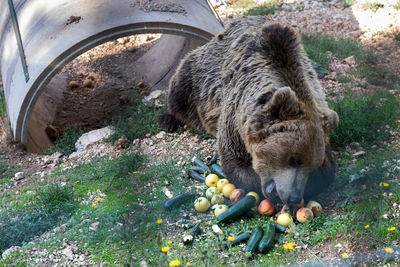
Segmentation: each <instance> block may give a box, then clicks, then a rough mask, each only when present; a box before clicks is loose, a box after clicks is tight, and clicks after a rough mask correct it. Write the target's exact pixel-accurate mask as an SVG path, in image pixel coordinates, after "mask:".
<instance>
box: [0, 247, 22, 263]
mask: <svg viewBox="0 0 400 267" xmlns="http://www.w3.org/2000/svg"><path fill="white" fill-rule="evenodd" d="M18 249H20V247H18V246H12V247H10V248H9V249H7V250H6V251H4V252H3V254H2V255H1V256H2V258H3V260H5V259H6V258H7V257H8V256H10V255H11V254H13V253H14V252H16V251H17V250H18Z"/></svg>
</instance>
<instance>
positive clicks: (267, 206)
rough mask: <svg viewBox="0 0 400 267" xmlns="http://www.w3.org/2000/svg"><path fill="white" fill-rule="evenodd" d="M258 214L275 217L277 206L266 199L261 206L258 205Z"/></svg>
mask: <svg viewBox="0 0 400 267" xmlns="http://www.w3.org/2000/svg"><path fill="white" fill-rule="evenodd" d="M258 213H260V214H264V215H267V216H273V215H274V214H275V206H274V204H273V203H272V202H271V201H269V200H268V199H264V200H263V201H261V202H260V205H258Z"/></svg>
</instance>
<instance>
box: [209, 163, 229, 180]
mask: <svg viewBox="0 0 400 267" xmlns="http://www.w3.org/2000/svg"><path fill="white" fill-rule="evenodd" d="M211 172H212V173H215V174H216V175H217V176H218V177H219V178H221V177H222V178H226V175H225V173H224V172H223V171H222V169H221V167H220V166H219V165H218V164H213V165H211Z"/></svg>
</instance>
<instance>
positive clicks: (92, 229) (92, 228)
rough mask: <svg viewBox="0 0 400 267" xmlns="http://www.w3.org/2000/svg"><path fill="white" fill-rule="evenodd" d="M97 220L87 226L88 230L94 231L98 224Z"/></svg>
mask: <svg viewBox="0 0 400 267" xmlns="http://www.w3.org/2000/svg"><path fill="white" fill-rule="evenodd" d="M99 224H100V223H99V222H94V223H92V224H91V225H90V226H89V230H91V231H96V230H97V227H98V226H99Z"/></svg>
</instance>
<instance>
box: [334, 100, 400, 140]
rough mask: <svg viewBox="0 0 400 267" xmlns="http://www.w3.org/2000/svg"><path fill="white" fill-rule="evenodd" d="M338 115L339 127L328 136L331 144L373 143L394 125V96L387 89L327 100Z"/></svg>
mask: <svg viewBox="0 0 400 267" xmlns="http://www.w3.org/2000/svg"><path fill="white" fill-rule="evenodd" d="M330 105H331V108H332V109H333V110H335V111H336V112H337V113H338V115H339V126H338V127H337V128H336V129H335V131H334V132H333V133H332V135H331V143H332V145H334V146H339V147H344V146H346V145H348V144H350V143H352V142H361V143H365V144H376V143H377V142H379V141H381V140H384V139H385V138H388V137H389V136H390V132H389V131H388V129H386V125H388V127H390V126H394V125H395V124H396V120H397V118H398V115H399V105H398V103H397V100H396V98H395V97H394V96H393V95H392V94H390V93H387V92H375V93H372V94H364V95H348V96H346V97H344V98H337V99H335V100H333V101H331V102H330Z"/></svg>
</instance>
